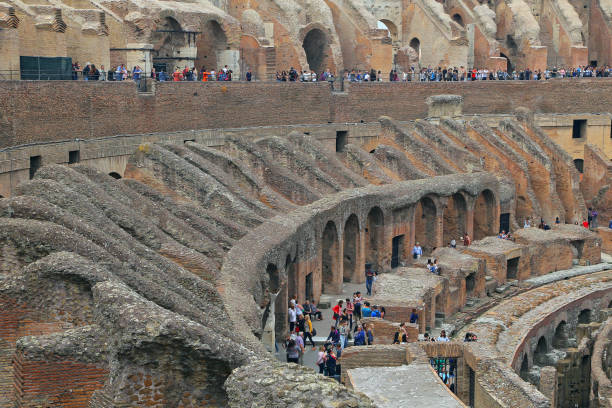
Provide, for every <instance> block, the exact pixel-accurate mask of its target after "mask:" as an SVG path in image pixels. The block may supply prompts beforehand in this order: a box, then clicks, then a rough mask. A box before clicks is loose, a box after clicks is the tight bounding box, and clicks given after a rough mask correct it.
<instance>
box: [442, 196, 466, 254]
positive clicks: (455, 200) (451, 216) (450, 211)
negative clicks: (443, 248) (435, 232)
mask: <svg viewBox="0 0 612 408" xmlns="http://www.w3.org/2000/svg"><path fill="white" fill-rule="evenodd" d="M442 217H443V221H442V222H443V224H442V227H443V228H442V239H443V244H444V245H448V244H449V242H450V240H451V239H453V238H454V239H455V240H457V241H459V238H460V237H461V236H462V235H463V234H464V233H465V232H466V231H467V202H466V200H465V197H464V196H463V194H461V193H455V194H453V195H452V196H451V197H449V198H448V201H447V202H446V206H445V207H444V212H443V216H442Z"/></svg>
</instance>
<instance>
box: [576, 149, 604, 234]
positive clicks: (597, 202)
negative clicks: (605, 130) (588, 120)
mask: <svg viewBox="0 0 612 408" xmlns="http://www.w3.org/2000/svg"><path fill="white" fill-rule="evenodd" d="M583 170H584V173H583V177H582V182H581V183H580V189H581V190H582V194H583V195H584V200H585V202H586V204H587V206H588V207H591V206H592V207H595V208H596V209H597V211H598V212H599V216H598V217H597V220H598V222H599V225H601V226H605V225H607V224H608V222H609V221H610V219H612V188H610V183H612V163H610V160H608V158H607V157H606V155H605V154H604V153H603V152H602V151H601V150H600V149H599V148H597V147H595V146H594V145H590V144H586V145H584V167H583Z"/></svg>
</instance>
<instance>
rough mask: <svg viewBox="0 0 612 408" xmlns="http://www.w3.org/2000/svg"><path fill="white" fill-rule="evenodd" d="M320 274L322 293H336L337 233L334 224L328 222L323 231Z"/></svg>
mask: <svg viewBox="0 0 612 408" xmlns="http://www.w3.org/2000/svg"><path fill="white" fill-rule="evenodd" d="M321 248H322V251H323V253H322V257H321V262H322V265H321V273H322V278H323V281H322V284H323V288H322V291H323V293H336V292H337V291H338V290H339V289H340V288H338V287H337V286H336V282H337V279H336V277H337V274H338V232H337V230H336V224H334V223H333V222H332V221H329V222H328V223H327V225H325V229H324V230H323V240H322V245H321Z"/></svg>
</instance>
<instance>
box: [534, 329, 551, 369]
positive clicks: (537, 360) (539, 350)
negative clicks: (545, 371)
mask: <svg viewBox="0 0 612 408" xmlns="http://www.w3.org/2000/svg"><path fill="white" fill-rule="evenodd" d="M547 353H548V343H546V338H545V337H544V336H542V337H540V338H539V339H538V344H537V345H536V349H535V352H534V353H533V363H534V364H537V365H539V366H545V365H548V358H547V357H546V354H547Z"/></svg>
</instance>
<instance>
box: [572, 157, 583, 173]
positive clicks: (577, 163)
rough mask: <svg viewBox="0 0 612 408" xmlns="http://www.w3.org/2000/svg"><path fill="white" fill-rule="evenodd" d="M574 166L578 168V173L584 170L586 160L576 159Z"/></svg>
mask: <svg viewBox="0 0 612 408" xmlns="http://www.w3.org/2000/svg"><path fill="white" fill-rule="evenodd" d="M574 166H575V167H576V170H578V173H583V172H584V160H582V159H574Z"/></svg>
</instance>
